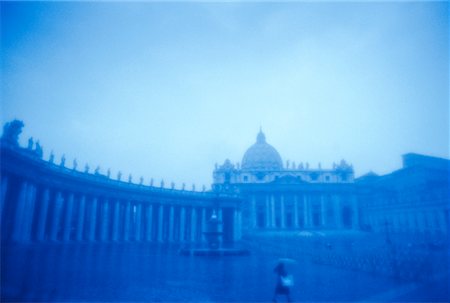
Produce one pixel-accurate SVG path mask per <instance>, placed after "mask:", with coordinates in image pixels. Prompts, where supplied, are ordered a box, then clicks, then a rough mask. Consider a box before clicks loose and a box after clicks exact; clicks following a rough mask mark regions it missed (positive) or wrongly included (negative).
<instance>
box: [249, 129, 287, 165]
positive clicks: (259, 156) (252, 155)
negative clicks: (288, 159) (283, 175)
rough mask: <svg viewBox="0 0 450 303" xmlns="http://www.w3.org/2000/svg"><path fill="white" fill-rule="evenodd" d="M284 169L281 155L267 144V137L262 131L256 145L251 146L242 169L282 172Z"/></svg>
mask: <svg viewBox="0 0 450 303" xmlns="http://www.w3.org/2000/svg"><path fill="white" fill-rule="evenodd" d="M282 168H283V162H282V161H281V157H280V154H279V153H278V152H277V150H276V149H275V148H274V147H273V146H272V145H270V144H268V143H267V142H266V136H265V135H264V133H263V132H262V131H261V130H260V131H259V134H258V136H257V137H256V143H255V144H253V145H252V146H250V148H249V149H247V151H246V152H245V154H244V157H243V158H242V169H246V170H280V169H282Z"/></svg>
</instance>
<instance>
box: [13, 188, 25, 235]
mask: <svg viewBox="0 0 450 303" xmlns="http://www.w3.org/2000/svg"><path fill="white" fill-rule="evenodd" d="M28 191H29V185H28V183H27V182H26V181H24V182H22V185H21V188H20V194H19V198H18V201H17V209H16V215H15V219H14V224H13V235H12V236H13V239H14V240H16V241H21V240H22V239H21V236H22V230H23V219H24V216H25V209H26V203H27V198H28Z"/></svg>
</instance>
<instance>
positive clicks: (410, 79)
mask: <svg viewBox="0 0 450 303" xmlns="http://www.w3.org/2000/svg"><path fill="white" fill-rule="evenodd" d="M448 28H449V24H448V3H446V2H431V3H420V2H406V3H389V2H382V3H310V2H305V3H281V4H276V3H145V2H137V3H124V2H123V3H122V2H108V3H93V2H88V3H73V2H60V3H50V2H19V3H15V2H1V48H2V49H1V52H2V56H1V57H2V59H1V60H2V64H1V75H2V84H1V120H2V123H4V122H6V121H9V120H11V119H13V118H19V119H22V120H23V121H24V122H25V124H26V127H25V128H24V134H23V136H22V137H21V140H22V144H23V145H25V144H26V140H27V139H28V137H29V136H33V137H34V138H35V139H39V140H40V142H41V144H42V145H43V146H44V155H45V158H48V155H49V152H50V150H52V149H53V150H54V152H55V155H56V158H57V159H58V158H60V156H61V155H62V154H65V155H66V158H67V163H68V164H69V166H70V165H71V163H72V159H73V158H77V160H78V163H79V167H84V163H86V162H88V163H89V164H90V166H91V168H93V167H95V166H97V165H100V167H101V168H102V171H105V170H106V169H107V168H108V167H111V169H112V172H113V175H115V174H116V173H117V171H118V170H122V172H123V174H124V175H128V174H129V173H132V174H133V176H134V180H137V179H138V178H139V177H140V176H144V177H145V180H146V181H145V182H146V183H147V182H148V180H149V178H151V177H152V178H155V181H159V180H160V179H164V180H165V181H166V184H168V182H170V181H172V180H173V181H175V182H176V183H177V187H180V183H181V182H186V183H187V184H190V183H196V184H197V186H198V187H197V188H200V186H199V185H202V184H206V185H209V184H210V183H211V171H212V169H213V167H214V163H215V162H221V161H223V160H224V159H225V158H230V159H231V160H232V161H233V162H237V161H241V157H242V155H243V153H244V152H245V150H246V149H247V148H248V147H249V146H250V145H251V144H252V143H253V142H254V140H255V136H256V133H257V131H258V129H259V127H260V126H262V127H263V130H264V131H265V133H266V135H267V139H268V142H269V143H271V144H272V145H273V146H275V147H276V148H277V149H278V151H279V152H280V154H281V156H282V157H283V160H284V161H286V160H291V161H296V162H297V163H299V162H300V161H308V162H309V163H311V165H312V166H313V167H315V166H317V163H318V162H322V167H330V166H331V163H332V162H333V161H339V160H340V159H341V158H345V159H346V160H348V161H349V162H351V163H353V165H354V167H355V170H356V174H357V175H361V174H364V173H366V172H368V171H369V170H373V171H375V172H377V173H387V172H390V171H392V170H394V169H397V168H399V167H400V155H401V154H403V153H406V152H417V153H424V154H430V155H434V156H440V157H448V156H449V106H448V103H449V88H448V83H449V77H448V69H449V61H448V56H449V46H448V37H449V35H448V34H449V32H448V31H449V30H448Z"/></svg>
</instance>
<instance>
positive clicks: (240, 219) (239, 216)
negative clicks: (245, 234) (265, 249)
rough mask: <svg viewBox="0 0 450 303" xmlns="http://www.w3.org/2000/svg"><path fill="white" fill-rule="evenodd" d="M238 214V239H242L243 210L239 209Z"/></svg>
mask: <svg viewBox="0 0 450 303" xmlns="http://www.w3.org/2000/svg"><path fill="white" fill-rule="evenodd" d="M236 216H237V218H236V225H237V227H236V231H237V240H240V239H241V238H242V212H241V211H240V210H237V212H236Z"/></svg>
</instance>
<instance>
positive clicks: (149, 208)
mask: <svg viewBox="0 0 450 303" xmlns="http://www.w3.org/2000/svg"><path fill="white" fill-rule="evenodd" d="M146 212H147V224H146V225H145V226H146V237H145V239H146V240H147V241H151V240H152V225H153V205H151V204H149V205H147V207H146Z"/></svg>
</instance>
